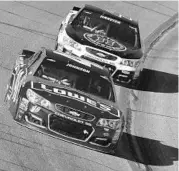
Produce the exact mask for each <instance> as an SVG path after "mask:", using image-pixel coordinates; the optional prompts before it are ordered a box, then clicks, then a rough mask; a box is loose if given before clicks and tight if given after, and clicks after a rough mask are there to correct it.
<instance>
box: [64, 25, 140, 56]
mask: <svg viewBox="0 0 179 171" xmlns="http://www.w3.org/2000/svg"><path fill="white" fill-rule="evenodd" d="M66 33H67V34H68V36H69V37H71V38H72V39H74V40H75V41H77V42H79V43H80V44H83V45H88V46H92V47H95V48H98V49H101V50H105V51H107V52H109V53H112V54H115V55H118V56H120V57H122V58H127V59H139V58H141V57H142V55H143V53H142V50H141V49H134V48H131V47H130V46H126V45H124V44H122V43H120V42H118V41H116V40H114V39H110V38H108V37H106V36H103V35H99V34H96V33H92V32H86V31H84V30H82V29H78V30H77V29H74V28H73V27H72V26H71V25H68V26H67V27H66ZM98 40H100V41H98ZM102 40H103V41H102ZM106 42H110V43H109V44H106ZM110 44H112V45H110Z"/></svg>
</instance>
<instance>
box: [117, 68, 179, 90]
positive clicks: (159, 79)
mask: <svg viewBox="0 0 179 171" xmlns="http://www.w3.org/2000/svg"><path fill="white" fill-rule="evenodd" d="M120 86H123V87H126V88H130V89H135V90H140V91H149V92H157V93H177V92H178V75H175V74H170V73H166V72H161V71H156V70H151V69H146V68H144V69H143V71H142V72H141V75H140V78H139V84H138V85H137V86H136V87H132V85H130V84H128V85H125V84H123V85H122V84H121V85H120Z"/></svg>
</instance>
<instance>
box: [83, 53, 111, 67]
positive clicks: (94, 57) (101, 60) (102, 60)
mask: <svg viewBox="0 0 179 171" xmlns="http://www.w3.org/2000/svg"><path fill="white" fill-rule="evenodd" d="M84 58H91V59H94V60H97V61H99V62H102V63H106V64H111V65H113V63H112V62H111V61H109V60H106V59H103V58H99V57H97V56H94V55H88V54H85V56H84ZM93 65H94V64H93Z"/></svg>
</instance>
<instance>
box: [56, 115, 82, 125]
mask: <svg viewBox="0 0 179 171" xmlns="http://www.w3.org/2000/svg"><path fill="white" fill-rule="evenodd" d="M56 115H58V116H60V117H62V118H65V119H68V120H71V121H73V122H77V123H81V124H83V123H84V121H82V120H79V119H76V118H71V117H69V116H67V115H64V114H62V113H56Z"/></svg>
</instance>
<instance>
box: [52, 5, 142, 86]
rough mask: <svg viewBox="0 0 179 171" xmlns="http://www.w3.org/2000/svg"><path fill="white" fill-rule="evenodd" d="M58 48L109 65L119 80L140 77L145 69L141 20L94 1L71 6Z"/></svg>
mask: <svg viewBox="0 0 179 171" xmlns="http://www.w3.org/2000/svg"><path fill="white" fill-rule="evenodd" d="M55 50H58V51H63V52H65V53H68V52H70V53H73V54H75V55H76V56H78V57H82V58H86V59H88V60H90V61H93V62H96V63H98V64H100V65H102V66H105V67H106V68H108V69H109V71H110V73H111V75H112V77H113V81H114V83H115V84H120V83H125V84H128V83H132V82H133V81H136V80H137V79H138V77H139V75H140V71H141V70H142V67H141V66H142V65H140V63H141V62H142V60H143V58H142V57H143V51H142V45H141V39H140V31H139V25H138V23H137V22H136V21H134V20H132V19H131V18H126V17H124V16H122V15H116V14H113V13H110V12H108V11H105V10H103V9H100V8H97V7H94V6H91V5H85V6H84V7H83V8H81V9H80V8H78V7H74V8H73V9H72V10H70V12H69V13H68V15H67V16H66V17H65V18H64V20H63V21H62V23H61V25H60V28H59V32H58V36H57V39H56V43H55Z"/></svg>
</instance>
